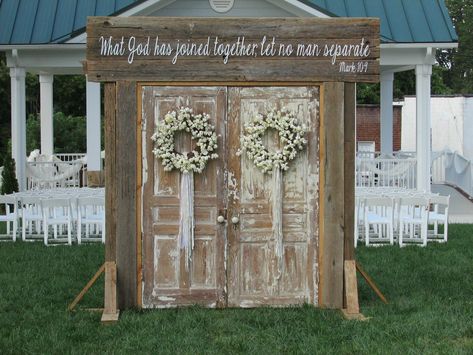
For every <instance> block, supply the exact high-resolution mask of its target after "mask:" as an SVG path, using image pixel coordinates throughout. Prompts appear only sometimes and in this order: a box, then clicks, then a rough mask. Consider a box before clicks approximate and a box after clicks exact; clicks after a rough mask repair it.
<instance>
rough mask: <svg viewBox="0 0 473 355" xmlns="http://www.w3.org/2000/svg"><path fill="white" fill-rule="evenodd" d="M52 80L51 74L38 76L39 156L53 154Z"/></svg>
mask: <svg viewBox="0 0 473 355" xmlns="http://www.w3.org/2000/svg"><path fill="white" fill-rule="evenodd" d="M53 80H54V76H53V75H51V74H40V75H39V91H40V115H41V154H46V155H53V154H54V124H53Z"/></svg>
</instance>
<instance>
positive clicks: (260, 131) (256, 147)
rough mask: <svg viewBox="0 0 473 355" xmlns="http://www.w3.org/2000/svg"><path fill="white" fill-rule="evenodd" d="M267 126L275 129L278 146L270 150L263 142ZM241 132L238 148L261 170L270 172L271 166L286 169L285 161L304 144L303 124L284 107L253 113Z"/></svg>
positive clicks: (287, 165)
mask: <svg viewBox="0 0 473 355" xmlns="http://www.w3.org/2000/svg"><path fill="white" fill-rule="evenodd" d="M268 128H272V129H275V130H277V131H278V133H279V139H280V142H281V145H282V146H283V147H282V149H281V150H277V151H275V152H270V151H268V149H267V148H266V147H265V146H264V143H263V136H264V133H265V132H266V130H267V129H268ZM244 130H245V132H244V134H243V135H242V136H241V138H240V145H241V148H240V151H239V153H240V154H241V153H242V152H244V151H245V152H246V155H247V157H248V158H249V159H251V160H252V161H253V163H254V164H255V165H256V166H257V167H258V168H259V169H261V171H262V172H263V173H270V174H271V173H272V172H273V170H274V168H279V169H281V170H283V171H286V170H287V169H288V168H289V162H290V161H291V160H293V159H295V158H296V156H297V153H298V152H299V151H301V150H302V149H303V148H304V145H305V144H306V143H307V140H306V139H305V138H304V135H305V132H306V130H307V128H306V127H305V125H303V124H299V123H298V120H297V117H296V115H295V113H294V112H292V111H289V110H288V109H286V108H282V109H281V110H280V111H279V110H271V111H269V112H267V113H266V114H264V115H262V114H260V113H258V114H256V115H255V116H254V117H253V118H252V119H251V120H250V122H249V123H247V124H245V128H244Z"/></svg>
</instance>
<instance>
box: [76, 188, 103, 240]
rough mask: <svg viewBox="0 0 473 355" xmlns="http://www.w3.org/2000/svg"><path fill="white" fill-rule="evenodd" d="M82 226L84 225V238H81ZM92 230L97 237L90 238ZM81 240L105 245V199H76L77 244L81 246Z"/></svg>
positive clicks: (84, 197)
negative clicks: (99, 242)
mask: <svg viewBox="0 0 473 355" xmlns="http://www.w3.org/2000/svg"><path fill="white" fill-rule="evenodd" d="M82 225H85V236H84V238H82ZM92 228H94V229H95V232H96V233H95V234H96V235H97V234H98V235H99V237H96V238H92V237H91V235H92V233H91V231H92ZM83 239H84V240H87V241H101V242H102V243H105V199H104V198H103V197H95V196H93V197H90V196H82V197H79V198H78V199H77V243H78V244H81V242H82V240H83Z"/></svg>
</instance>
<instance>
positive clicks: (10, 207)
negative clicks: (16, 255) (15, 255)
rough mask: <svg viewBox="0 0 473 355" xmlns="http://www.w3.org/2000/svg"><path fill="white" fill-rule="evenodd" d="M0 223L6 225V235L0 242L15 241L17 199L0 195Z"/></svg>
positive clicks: (1, 237) (0, 238)
mask: <svg viewBox="0 0 473 355" xmlns="http://www.w3.org/2000/svg"><path fill="white" fill-rule="evenodd" d="M0 222H5V223H6V234H5V235H1V236H0V240H8V239H10V238H11V239H12V240H13V241H16V234H17V230H18V208H17V199H16V197H15V196H14V195H0Z"/></svg>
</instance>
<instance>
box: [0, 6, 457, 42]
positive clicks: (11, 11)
mask: <svg viewBox="0 0 473 355" xmlns="http://www.w3.org/2000/svg"><path fill="white" fill-rule="evenodd" d="M146 1H149V0H0V23H1V24H2V26H0V45H28V44H51V43H63V42H66V41H67V40H69V39H71V38H72V37H75V36H76V35H79V34H80V33H82V32H84V30H85V24H86V21H87V16H111V15H117V14H119V13H121V12H124V11H126V10H128V9H130V8H133V7H134V6H137V5H139V4H141V3H144V2H146ZM236 1H238V0H236ZM299 2H300V3H301V4H304V5H306V6H309V7H312V8H313V9H315V10H318V11H320V12H322V13H325V14H327V15H328V16H332V17H338V16H340V17H379V18H380V19H381V41H382V42H383V43H449V42H457V41H458V37H457V35H456V33H455V29H454V27H453V24H452V21H451V19H450V16H449V14H448V11H447V8H446V6H445V2H444V0H389V1H384V0H303V1H299Z"/></svg>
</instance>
